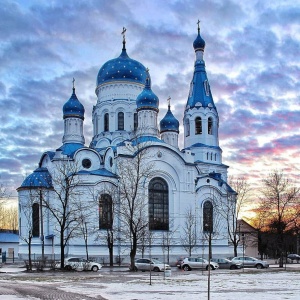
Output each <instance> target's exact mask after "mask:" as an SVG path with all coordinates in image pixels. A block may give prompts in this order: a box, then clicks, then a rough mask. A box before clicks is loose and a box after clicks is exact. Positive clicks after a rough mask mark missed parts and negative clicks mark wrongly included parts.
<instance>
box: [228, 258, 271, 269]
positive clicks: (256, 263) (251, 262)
mask: <svg viewBox="0 0 300 300" xmlns="http://www.w3.org/2000/svg"><path fill="white" fill-rule="evenodd" d="M232 262H234V263H241V264H242V267H244V268H257V269H263V268H268V267H269V264H268V262H267V261H264V260H260V259H257V258H255V257H250V256H236V257H234V258H233V259H232Z"/></svg>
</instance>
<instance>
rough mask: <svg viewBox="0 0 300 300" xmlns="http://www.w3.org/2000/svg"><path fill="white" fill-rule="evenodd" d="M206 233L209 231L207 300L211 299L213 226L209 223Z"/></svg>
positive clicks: (206, 226)
mask: <svg viewBox="0 0 300 300" xmlns="http://www.w3.org/2000/svg"><path fill="white" fill-rule="evenodd" d="M204 227H205V231H206V233H208V276H207V300H210V255H211V227H210V226H209V224H207V223H205V225H204Z"/></svg>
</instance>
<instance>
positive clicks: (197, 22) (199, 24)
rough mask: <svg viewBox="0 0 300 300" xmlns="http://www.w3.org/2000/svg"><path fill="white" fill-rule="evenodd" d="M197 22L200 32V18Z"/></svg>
mask: <svg viewBox="0 0 300 300" xmlns="http://www.w3.org/2000/svg"><path fill="white" fill-rule="evenodd" d="M197 24H198V33H199V32H200V20H199V19H198V22H197Z"/></svg>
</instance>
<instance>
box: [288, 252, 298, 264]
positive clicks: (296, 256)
mask: <svg viewBox="0 0 300 300" xmlns="http://www.w3.org/2000/svg"><path fill="white" fill-rule="evenodd" d="M287 258H289V259H290V260H292V261H294V260H296V261H297V263H298V262H299V261H300V255H298V254H289V255H288V256H287Z"/></svg>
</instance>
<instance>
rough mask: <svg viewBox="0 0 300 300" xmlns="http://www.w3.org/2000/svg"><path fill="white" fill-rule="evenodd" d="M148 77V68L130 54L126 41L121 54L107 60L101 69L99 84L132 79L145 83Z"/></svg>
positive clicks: (98, 77)
mask: <svg viewBox="0 0 300 300" xmlns="http://www.w3.org/2000/svg"><path fill="white" fill-rule="evenodd" d="M146 78H147V70H146V68H145V67H144V66H143V65H142V64H141V63H140V62H138V61H136V60H134V59H131V58H130V57H129V56H128V54H127V52H126V48H125V43H123V49H122V52H121V54H120V56H119V57H117V58H114V59H111V60H109V61H107V62H106V63H105V64H104V65H103V66H102V67H101V69H100V70H99V72H98V76H97V86H99V85H101V84H103V83H107V82H113V81H131V82H135V83H141V84H143V85H144V84H145V81H146Z"/></svg>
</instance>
